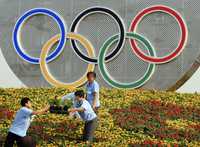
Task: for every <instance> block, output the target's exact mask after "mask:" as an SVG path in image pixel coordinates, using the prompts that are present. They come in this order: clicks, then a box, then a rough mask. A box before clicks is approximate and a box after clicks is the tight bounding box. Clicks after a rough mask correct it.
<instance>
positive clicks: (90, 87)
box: [86, 81, 100, 107]
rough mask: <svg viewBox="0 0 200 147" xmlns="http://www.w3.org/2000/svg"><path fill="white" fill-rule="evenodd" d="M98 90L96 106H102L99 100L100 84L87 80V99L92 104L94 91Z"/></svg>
mask: <svg viewBox="0 0 200 147" xmlns="http://www.w3.org/2000/svg"><path fill="white" fill-rule="evenodd" d="M94 92H96V98H97V100H96V107H100V101H99V84H98V83H97V82H96V81H94V82H93V83H89V82H87V84H86V93H87V97H86V99H87V101H88V102H89V103H90V105H91V106H92V105H93V101H94V96H93V93H94Z"/></svg>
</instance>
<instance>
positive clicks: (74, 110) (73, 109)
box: [68, 108, 76, 113]
mask: <svg viewBox="0 0 200 147" xmlns="http://www.w3.org/2000/svg"><path fill="white" fill-rule="evenodd" d="M68 112H69V113H74V112H76V109H75V108H70V109H68Z"/></svg>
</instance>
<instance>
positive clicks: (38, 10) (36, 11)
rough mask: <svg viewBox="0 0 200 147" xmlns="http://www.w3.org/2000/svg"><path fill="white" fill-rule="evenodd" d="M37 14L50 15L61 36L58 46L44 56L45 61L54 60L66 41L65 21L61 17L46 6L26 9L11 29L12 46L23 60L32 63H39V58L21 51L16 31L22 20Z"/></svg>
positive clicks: (17, 31)
mask: <svg viewBox="0 0 200 147" xmlns="http://www.w3.org/2000/svg"><path fill="white" fill-rule="evenodd" d="M37 14H44V15H48V16H50V17H52V18H53V19H54V20H55V21H56V23H57V24H58V26H59V29H60V32H61V38H60V40H59V43H58V46H57V47H56V49H55V50H54V51H53V52H52V53H51V54H50V55H49V56H48V57H47V58H46V62H47V63H48V62H51V61H52V60H54V59H55V58H56V57H57V56H59V55H60V54H61V52H62V51H63V49H64V46H65V43H66V38H65V34H66V27H65V22H64V21H63V20H62V19H61V17H60V16H59V15H58V14H57V13H56V12H54V11H52V10H49V9H46V8H35V9H31V10H29V11H27V12H26V13H24V14H23V15H22V16H21V17H20V18H19V19H18V21H17V22H16V24H15V27H14V30H13V45H14V48H15V50H16V52H17V54H18V55H19V56H20V57H21V58H22V59H23V60H25V61H27V62H29V63H32V64H39V61H40V59H39V58H35V57H31V56H29V55H27V54H25V53H24V52H23V49H22V48H21V47H20V45H19V40H18V37H17V36H18V33H20V32H19V30H20V27H21V25H23V23H24V21H26V20H27V19H28V18H30V17H31V16H33V15H37Z"/></svg>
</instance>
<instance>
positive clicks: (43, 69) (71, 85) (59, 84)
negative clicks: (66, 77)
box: [40, 33, 95, 89]
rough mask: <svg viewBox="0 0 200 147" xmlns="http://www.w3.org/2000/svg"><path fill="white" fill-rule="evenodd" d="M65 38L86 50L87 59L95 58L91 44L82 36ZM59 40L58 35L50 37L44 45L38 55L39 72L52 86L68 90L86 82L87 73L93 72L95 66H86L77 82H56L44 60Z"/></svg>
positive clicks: (73, 35) (71, 35) (72, 35)
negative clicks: (79, 44) (78, 43)
mask: <svg viewBox="0 0 200 147" xmlns="http://www.w3.org/2000/svg"><path fill="white" fill-rule="evenodd" d="M66 37H67V38H69V39H74V40H77V41H79V42H80V43H81V44H82V45H83V46H84V47H85V48H86V50H87V52H88V55H89V57H95V53H94V48H93V46H92V44H91V43H90V42H89V41H88V40H87V39H86V38H84V37H83V36H82V35H79V34H74V33H68V34H67V35H66ZM59 39H60V35H56V36H54V37H52V38H51V39H50V40H48V41H47V42H46V43H45V45H44V46H43V48H42V52H41V55H40V69H41V72H42V74H43V76H44V78H45V79H46V80H47V81H48V82H49V83H50V84H51V85H53V86H56V87H63V88H70V89H73V88H76V87H79V86H81V85H83V84H84V83H85V82H86V81H87V77H86V75H87V72H89V71H94V68H95V65H94V64H88V67H87V71H86V73H85V74H84V75H83V76H82V77H81V78H80V79H79V80H77V81H75V82H73V83H63V82H60V81H58V80H56V79H55V78H54V77H53V76H52V74H51V73H50V72H49V71H48V67H47V64H46V58H47V55H48V52H49V50H50V48H51V47H52V46H53V45H54V44H55V43H56V42H57V41H59Z"/></svg>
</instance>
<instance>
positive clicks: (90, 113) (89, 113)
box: [78, 100, 97, 121]
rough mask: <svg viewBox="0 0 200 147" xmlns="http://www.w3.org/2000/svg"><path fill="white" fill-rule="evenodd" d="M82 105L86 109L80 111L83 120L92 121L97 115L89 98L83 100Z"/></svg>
mask: <svg viewBox="0 0 200 147" xmlns="http://www.w3.org/2000/svg"><path fill="white" fill-rule="evenodd" d="M80 107H81V108H84V109H85V111H83V112H78V113H79V115H80V117H81V118H82V120H84V121H91V120H93V119H95V118H96V117H97V115H96V114H95V112H94V110H93V109H92V106H91V105H90V103H89V102H88V101H87V100H83V101H82V104H81V106H80ZM80 107H79V108H80Z"/></svg>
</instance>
